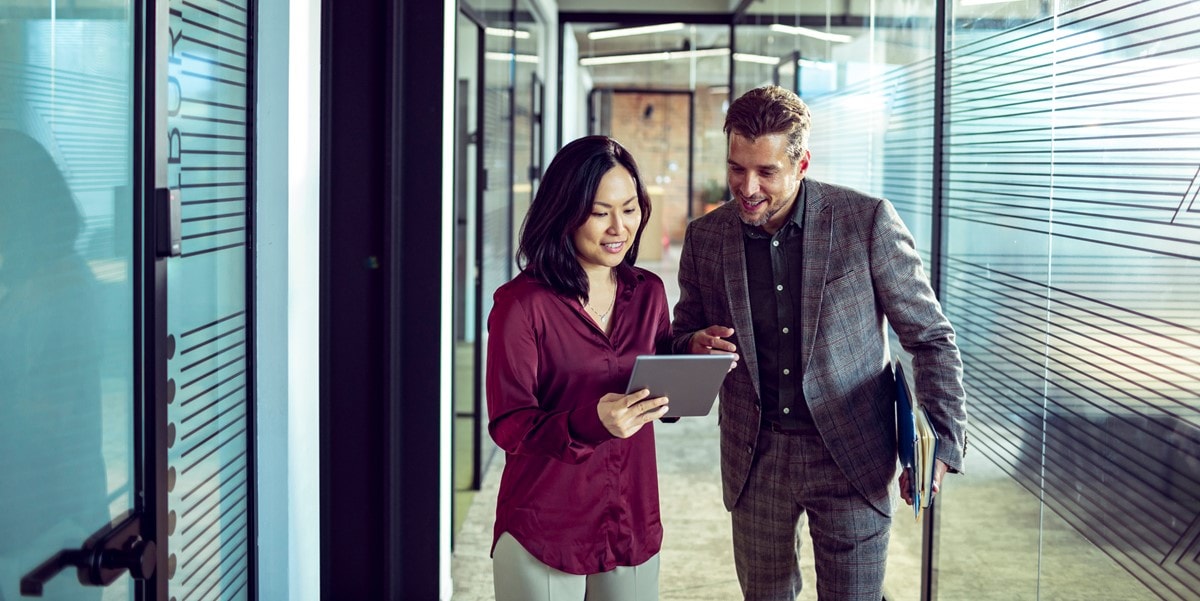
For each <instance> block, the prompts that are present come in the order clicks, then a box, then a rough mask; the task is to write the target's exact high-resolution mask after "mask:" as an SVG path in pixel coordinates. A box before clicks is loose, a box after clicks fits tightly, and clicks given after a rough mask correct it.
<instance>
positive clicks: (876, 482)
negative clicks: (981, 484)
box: [672, 179, 966, 515]
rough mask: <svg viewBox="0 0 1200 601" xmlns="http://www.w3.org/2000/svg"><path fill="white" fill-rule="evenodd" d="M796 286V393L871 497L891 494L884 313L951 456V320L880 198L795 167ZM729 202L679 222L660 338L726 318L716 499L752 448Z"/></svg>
mask: <svg viewBox="0 0 1200 601" xmlns="http://www.w3.org/2000/svg"><path fill="white" fill-rule="evenodd" d="M805 185H806V186H807V187H808V199H807V200H808V203H807V206H806V207H805V211H806V212H805V215H804V233H803V236H804V237H803V240H804V252H803V265H804V267H803V269H804V274H803V278H802V279H803V290H801V292H800V299H801V300H800V302H801V307H800V316H801V317H800V320H801V333H800V335H801V343H802V347H801V355H800V362H801V364H802V365H803V366H804V369H803V377H804V382H803V387H804V396H805V398H806V399H807V401H808V404H809V407H811V409H812V414H813V419H814V421H815V422H816V425H817V428H818V430H819V431H820V433H821V436H822V437H823V438H824V440H825V444H826V445H827V446H828V447H829V450H830V453H831V455H832V456H833V459H834V461H835V462H836V463H837V464H838V466H839V467H840V468H841V470H842V471H843V472H844V473H845V474H846V476H847V477H848V478H849V479H850V481H851V482H853V483H854V485H855V486H856V487H857V488H858V490H859V491H860V492H862V494H863V496H864V497H866V498H867V499H868V500H869V501H870V502H871V503H872V504H873V505H875V506H876V507H877V508H879V510H880V511H882V512H884V513H885V514H887V515H890V514H891V513H892V510H893V507H894V505H895V498H894V495H895V493H896V492H897V489H896V488H895V487H894V486H891V482H893V481H894V479H895V477H896V475H897V466H898V464H897V461H896V428H895V392H894V391H895V379H894V376H893V374H892V368H891V362H890V359H891V357H890V351H889V349H888V338H887V333H886V325H887V324H889V323H890V324H891V326H892V328H893V329H895V331H896V333H897V334H898V336H899V338H900V343H901V345H902V346H903V347H904V348H905V350H907V351H909V352H910V353H912V355H913V372H914V373H913V378H914V388H915V390H914V392H915V393H916V396H917V397H918V398H919V399H920V400H921V402H922V403H923V404H924V405H925V406H926V408H927V409H928V411H929V414H930V417H931V418H932V421H933V424H934V428H935V429H936V430H937V432H938V435H939V436H940V437H941V443H940V447H939V451H938V459H941V460H942V461H944V462H945V463H946V464H947V465H948V466H949V467H950V469H951V471H959V470H960V469H961V468H962V457H963V452H964V450H965V448H966V431H965V428H966V411H965V408H964V402H965V398H966V394H965V392H964V391H963V386H962V362H961V360H960V358H959V353H958V347H957V346H956V345H955V343H954V329H953V328H952V327H951V326H950V322H949V321H948V320H947V319H946V317H945V316H944V315H943V314H942V311H941V306H940V305H939V304H938V301H937V299H936V298H935V297H934V294H933V289H932V288H931V287H930V285H929V278H928V276H926V274H925V271H924V269H923V268H922V266H921V259H920V256H919V255H918V254H917V252H916V249H915V248H914V244H913V238H912V235H911V234H910V233H909V231H908V229H907V228H906V227H905V226H904V223H903V222H901V220H900V217H899V216H898V215H897V214H896V211H895V209H894V208H893V207H892V205H891V203H889V202H888V201H887V200H884V199H881V198H873V197H870V196H866V195H864V194H862V193H859V192H856V191H854V190H851V189H849V188H845V187H841V186H835V185H831V184H824V183H821V182H818V181H815V180H812V179H806V180H805ZM742 238H743V233H742V225H741V220H740V219H739V217H738V208H737V205H736V204H735V203H732V202H730V203H726V204H725V205H724V206H721V207H719V208H717V209H715V210H713V211H712V212H710V213H709V214H707V215H705V216H703V217H700V218H699V219H696V220H695V221H693V222H692V223H691V224H690V225H689V226H688V228H687V234H686V236H685V238H684V243H683V252H682V256H681V257H680V264H679V289H680V296H679V303H678V304H677V305H675V319H674V323H672V336H673V340H672V344H673V352H675V353H686V352H688V342H689V340H690V338H691V335H692V333H694V332H695V331H697V330H702V329H704V328H706V327H708V326H710V325H722V326H729V327H732V328H733V329H734V336H733V340H732V342H733V343H734V344H736V345H737V348H738V354H740V355H741V360H740V361H739V362H738V365H737V368H736V369H734V370H733V372H732V373H730V374H729V375H728V376H727V377H726V378H725V383H724V384H723V385H722V388H721V394H720V403H719V423H720V430H721V475H722V481H723V484H724V487H723V488H724V495H723V496H724V501H725V507H726V509H729V510H732V509H733V507H734V506H735V505H736V504H737V502H738V498H739V497H740V496H741V493H742V489H743V488H744V486H745V484H746V478H747V476H748V474H749V472H750V465H751V462H752V461H753V459H754V447H755V442H756V441H757V439H758V431H759V422H760V419H761V410H760V404H759V381H758V380H759V378H758V358H757V356H756V353H755V347H754V344H755V343H754V327H753V325H752V324H751V319H750V296H749V291H748V287H747V283H746V253H745V246H744V244H743V241H742Z"/></svg>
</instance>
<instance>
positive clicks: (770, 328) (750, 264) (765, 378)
mask: <svg viewBox="0 0 1200 601" xmlns="http://www.w3.org/2000/svg"><path fill="white" fill-rule="evenodd" d="M804 205H805V192H804V183H803V182H801V183H800V190H799V191H798V192H797V194H796V202H795V203H794V204H793V205H792V216H791V219H789V220H788V221H787V222H786V223H784V225H783V227H781V228H779V231H777V232H775V234H774V235H771V234H768V233H767V232H766V231H765V230H763V229H762V228H761V227H756V226H750V225H744V224H743V231H744V232H745V237H744V238H743V240H744V243H745V247H746V278H747V282H748V284H749V289H750V318H751V319H750V321H751V323H752V324H753V325H754V340H755V343H756V344H755V349H754V350H755V354H756V355H757V356H758V380H759V385H760V388H761V393H762V394H761V395H760V400H761V402H762V419H763V424H764V426H772V425H773V426H775V427H776V428H779V429H783V430H796V431H801V430H807V429H809V428H811V427H812V426H813V421H812V412H811V411H809V408H808V403H807V402H806V401H805V399H804V387H803V382H804V380H803V374H802V373H801V368H802V366H801V364H800V356H801V352H800V343H801V341H800V285H801V281H802V263H801V259H802V252H803V247H802V244H803V239H804V236H803V231H804Z"/></svg>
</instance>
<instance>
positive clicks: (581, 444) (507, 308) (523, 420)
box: [487, 290, 613, 463]
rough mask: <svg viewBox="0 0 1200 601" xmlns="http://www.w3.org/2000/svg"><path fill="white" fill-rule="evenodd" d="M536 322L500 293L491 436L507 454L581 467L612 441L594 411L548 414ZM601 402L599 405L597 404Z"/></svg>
mask: <svg viewBox="0 0 1200 601" xmlns="http://www.w3.org/2000/svg"><path fill="white" fill-rule="evenodd" d="M538 357H539V354H538V345H537V335H536V332H535V328H534V326H533V320H532V319H531V317H530V316H529V313H528V311H527V309H526V308H525V306H524V305H522V303H521V302H520V300H519V299H517V298H516V296H515V295H513V294H505V293H504V291H502V290H501V291H497V294H496V297H495V303H494V305H493V306H492V311H491V313H490V314H489V315H488V358H487V404H488V415H489V416H490V420H489V421H488V432H489V433H490V434H491V436H492V439H493V440H495V441H496V444H497V445H499V446H500V448H502V449H504V450H505V452H508V453H512V454H515V455H539V456H544V457H550V458H553V459H558V460H560V461H564V462H567V463H581V462H583V461H584V460H586V459H587V458H588V457H589V456H590V455H591V454H592V453H593V452H594V451H595V449H596V446H597V445H599V444H600V443H602V442H605V441H607V440H611V439H612V438H613V436H612V434H610V433H609V432H608V430H607V429H606V428H605V427H604V424H603V423H601V421H600V416H599V414H598V413H597V412H596V409H595V405H592V404H586V403H585V404H584V405H583V406H581V407H577V408H575V409H571V410H558V411H546V410H545V409H543V408H542V404H541V403H540V400H539V399H538V397H537V392H536V391H537V389H538ZM596 400H597V401H599V399H596Z"/></svg>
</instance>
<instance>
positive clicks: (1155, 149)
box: [734, 0, 1200, 600]
mask: <svg viewBox="0 0 1200 601" xmlns="http://www.w3.org/2000/svg"><path fill="white" fill-rule="evenodd" d="M948 7H949V8H948V9H949V12H950V14H949V19H948V20H947V22H946V29H945V35H946V38H947V45H946V52H945V55H944V58H945V71H944V75H942V77H944V80H943V81H944V84H945V95H944V97H941V98H939V97H935V85H934V84H935V83H936V82H937V78H938V77H939V74H938V72H937V71H936V70H935V68H936V66H937V63H936V62H935V57H936V54H937V52H936V51H937V44H936V42H935V40H936V36H937V34H938V27H939V24H938V21H937V19H936V17H935V8H936V4H935V2H933V1H932V0H929V1H927V2H904V3H901V2H877V3H866V2H862V3H859V2H851V3H849V4H848V5H845V6H838V7H837V11H838V12H823V11H822V10H817V11H807V12H805V11H800V10H798V9H797V3H795V2H787V1H785V2H756V3H754V4H752V5H751V7H750V8H749V10H748V11H747V13H746V14H744V15H742V16H741V17H740V18H739V21H738V26H737V27H736V32H735V45H734V53H735V56H736V55H737V54H742V55H743V56H745V55H753V56H755V57H770V58H756V59H755V60H756V61H757V62H754V63H750V64H747V63H745V62H742V61H739V62H735V63H734V82H735V93H741V92H743V91H745V90H746V89H749V88H750V87H753V86H756V85H761V84H763V83H778V84H780V85H785V86H788V87H791V88H793V89H797V90H798V91H799V92H800V93H801V95H802V96H803V97H804V99H805V100H806V101H807V102H808V104H809V105H810V107H812V110H813V114H814V130H813V135H812V153H813V159H812V167H811V171H810V175H811V176H812V177H814V178H816V179H822V180H828V181H832V182H835V183H839V184H844V185H849V186H852V187H855V188H858V189H861V190H863V191H866V192H869V193H872V194H877V195H881V196H885V197H887V198H889V199H890V200H892V201H893V203H894V204H895V205H896V207H897V210H898V211H899V212H900V214H901V216H902V217H903V218H904V220H905V222H906V224H907V225H908V226H909V228H910V229H911V230H912V231H913V233H914V236H915V238H916V243H917V248H918V250H919V252H920V254H921V256H922V258H923V259H924V260H925V261H926V264H927V267H929V268H933V269H934V270H935V272H937V273H940V274H941V277H940V278H939V282H937V284H939V285H940V289H941V298H942V302H943V305H944V308H945V310H946V313H947V315H948V316H949V317H950V319H951V321H952V322H953V324H954V325H955V327H956V329H957V331H958V341H959V344H960V347H961V349H962V353H963V360H964V364H965V383H966V386H967V390H968V395H969V401H968V411H969V415H970V426H969V441H970V443H969V448H968V453H967V455H966V459H965V462H966V466H965V472H966V475H964V476H951V477H949V478H948V479H947V482H946V486H945V490H944V493H943V494H942V496H941V499H940V501H939V503H938V507H937V513H936V515H937V517H936V521H937V527H936V529H935V530H934V532H933V539H932V540H933V545H934V547H933V553H934V557H935V563H934V566H935V567H934V569H933V570H932V571H931V573H930V576H931V577H932V584H933V587H932V593H933V594H932V597H933V598H942V599H975V600H978V599H984V600H986V599H1042V598H1054V599H1059V598H1079V599H1123V600H1124V599H1170V600H1182V599H1195V598H1197V595H1200V563H1198V562H1197V557H1198V555H1197V552H1198V550H1200V444H1197V443H1198V442H1200V415H1198V412H1200V400H1198V399H1200V376H1197V375H1196V374H1197V372H1198V370H1197V369H1196V368H1197V367H1198V366H1200V360H1197V358H1196V357H1197V356H1198V355H1197V353H1196V351H1197V348H1198V346H1200V323H1198V322H1200V300H1198V299H1200V294H1198V288H1200V277H1198V276H1200V273H1198V272H1200V235H1198V234H1197V233H1198V227H1200V202H1197V195H1198V190H1200V180H1198V179H1197V178H1200V163H1198V161H1197V156H1198V155H1197V154H1196V149H1197V148H1200V112H1197V110H1196V109H1195V107H1196V106H1198V105H1197V104H1196V102H1197V100H1200V54H1198V53H1197V51H1196V49H1197V48H1200V27H1198V25H1200V13H1197V12H1196V10H1195V3H1194V2H1182V3H1180V2H1167V1H1149V2H1138V3H1123V2H1115V1H1099V2H1083V1H1078V2H1065V3H1060V4H1057V5H1055V4H1046V3H1043V2H1032V1H1030V2H1022V1H1016V2H1003V3H994V2H992V3H985V2H976V1H973V0H959V1H956V2H952V3H951V4H950V5H948ZM843 10H846V11H847V12H845V13H843V12H840V11H843ZM833 24H836V25H837V26H832V25H833ZM799 38H803V39H799ZM776 59H778V62H775V61H776ZM792 64H795V65H796V68H795V70H796V71H798V74H797V73H795V72H793V71H792ZM810 72H820V73H821V77H816V76H812V77H810V76H809V75H807V74H808V73H810ZM938 102H940V103H941V105H940V106H941V108H942V109H943V110H944V111H945V115H944V118H943V120H942V121H941V122H940V123H939V122H937V121H935V118H934V109H935V108H936V107H937V106H938V105H937V103H938ZM939 129H940V132H941V133H942V134H943V135H944V140H943V143H942V145H941V146H940V148H935V147H934V140H935V137H934V135H935V132H937V131H938V130H939ZM939 156H944V158H942V162H941V167H942V168H943V169H944V175H943V177H942V178H941V180H940V181H935V180H934V172H933V167H934V165H935V161H936V160H938V157H939ZM939 198H940V199H941V200H940V202H939V203H938V204H937V205H936V206H935V204H934V203H935V201H936V200H937V199H939ZM938 215H941V223H935V221H934V220H935V219H936V218H937V217H936V216H938ZM939 232H940V234H939ZM934 236H940V239H939V240H935V239H934ZM935 242H938V243H941V244H943V245H944V246H943V250H942V252H940V253H939V254H938V255H937V256H934V254H933V249H934V248H936V244H935ZM921 548H922V541H921V539H920V533H919V532H918V531H917V528H916V525H915V524H912V523H911V520H908V519H904V518H902V517H897V519H896V523H895V526H894V531H893V538H892V553H891V557H890V558H889V568H888V580H887V588H886V590H887V595H888V599H917V598H919V595H920V593H919V587H918V586H915V584H916V582H915V581H916V579H917V578H918V577H919V574H920V569H919V566H920V551H921Z"/></svg>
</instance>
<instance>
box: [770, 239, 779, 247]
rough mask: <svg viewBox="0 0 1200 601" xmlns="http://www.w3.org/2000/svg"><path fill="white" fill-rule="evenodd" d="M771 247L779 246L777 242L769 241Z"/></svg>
mask: <svg viewBox="0 0 1200 601" xmlns="http://www.w3.org/2000/svg"><path fill="white" fill-rule="evenodd" d="M771 246H779V241H778V240H772V241H771Z"/></svg>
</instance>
